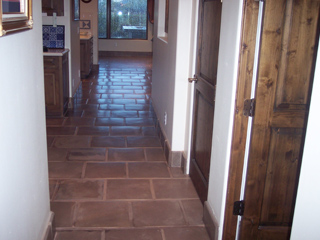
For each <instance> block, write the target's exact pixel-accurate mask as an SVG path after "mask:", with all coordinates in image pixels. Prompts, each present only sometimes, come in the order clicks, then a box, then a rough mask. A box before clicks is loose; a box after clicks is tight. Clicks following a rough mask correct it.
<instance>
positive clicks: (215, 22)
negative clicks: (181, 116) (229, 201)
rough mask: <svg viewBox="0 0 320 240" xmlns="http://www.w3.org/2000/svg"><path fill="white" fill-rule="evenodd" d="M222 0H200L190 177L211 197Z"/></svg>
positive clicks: (202, 196)
mask: <svg viewBox="0 0 320 240" xmlns="http://www.w3.org/2000/svg"><path fill="white" fill-rule="evenodd" d="M221 8H222V3H221V1H220V0H200V4H199V20H198V49H197V67H196V74H195V77H196V78H197V82H195V87H194V106H193V130H192V147H191V164H190V177H191V179H192V181H193V183H194V185H195V188H196V190H197V192H198V194H199V196H200V199H201V201H202V202H204V201H206V200H207V195H208V181H209V170H210V157H211V145H212V130H213V116H214V102H215V89H216V82H217V67H218V53H219V38H220V24H221Z"/></svg>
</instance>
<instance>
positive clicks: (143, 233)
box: [105, 229, 178, 240]
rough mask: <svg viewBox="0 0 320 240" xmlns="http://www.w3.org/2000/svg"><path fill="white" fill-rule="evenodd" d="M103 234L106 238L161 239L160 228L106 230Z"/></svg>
mask: <svg viewBox="0 0 320 240" xmlns="http://www.w3.org/2000/svg"><path fill="white" fill-rule="evenodd" d="M105 236H106V240H162V234H161V230H160V229H124V230H118V229H117V230H107V231H106V233H105ZM176 240H178V239H176Z"/></svg>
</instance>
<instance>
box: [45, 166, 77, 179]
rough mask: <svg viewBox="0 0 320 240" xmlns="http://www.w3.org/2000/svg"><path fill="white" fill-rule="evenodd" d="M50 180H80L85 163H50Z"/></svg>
mask: <svg viewBox="0 0 320 240" xmlns="http://www.w3.org/2000/svg"><path fill="white" fill-rule="evenodd" d="M48 164H49V178H80V177H81V174H82V167H83V163H77V162H49V163H48Z"/></svg>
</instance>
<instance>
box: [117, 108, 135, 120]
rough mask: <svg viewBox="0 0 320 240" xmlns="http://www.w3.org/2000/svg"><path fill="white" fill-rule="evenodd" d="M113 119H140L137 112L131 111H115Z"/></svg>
mask: <svg viewBox="0 0 320 240" xmlns="http://www.w3.org/2000/svg"><path fill="white" fill-rule="evenodd" d="M111 116H112V117H123V118H134V117H138V112H137V111H129V110H114V111H112V112H111Z"/></svg>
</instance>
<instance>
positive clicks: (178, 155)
mask: <svg viewBox="0 0 320 240" xmlns="http://www.w3.org/2000/svg"><path fill="white" fill-rule="evenodd" d="M152 111H153V122H154V125H155V128H156V132H157V134H158V136H159V139H160V143H161V146H162V148H163V151H164V155H165V157H166V159H167V162H168V165H169V167H180V168H181V167H183V165H184V164H183V151H172V150H171V146H170V143H169V141H168V139H167V137H166V135H165V132H164V131H163V129H162V128H161V125H160V122H159V119H158V117H157V114H156V112H155V111H154V107H153V106H152Z"/></svg>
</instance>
